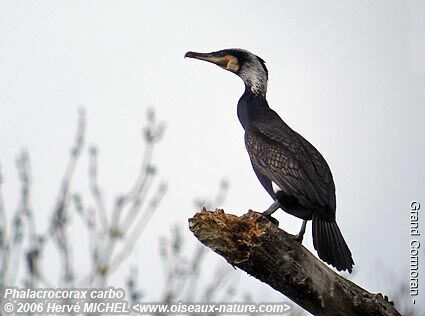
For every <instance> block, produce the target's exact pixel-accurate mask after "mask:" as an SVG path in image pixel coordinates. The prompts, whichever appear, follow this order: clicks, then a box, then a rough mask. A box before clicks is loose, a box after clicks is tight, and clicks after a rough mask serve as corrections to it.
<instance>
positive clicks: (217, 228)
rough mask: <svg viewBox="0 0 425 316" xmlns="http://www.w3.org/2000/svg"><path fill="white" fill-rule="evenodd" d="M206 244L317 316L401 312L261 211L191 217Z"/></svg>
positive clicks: (193, 224)
mask: <svg viewBox="0 0 425 316" xmlns="http://www.w3.org/2000/svg"><path fill="white" fill-rule="evenodd" d="M189 228H190V230H191V231H192V232H193V234H194V235H195V236H196V238H198V239H199V241H201V242H202V243H203V244H204V245H206V246H207V247H209V248H211V249H212V250H214V251H215V252H217V253H218V254H220V255H221V256H223V257H224V258H225V259H226V260H227V261H228V262H229V263H230V264H231V265H233V266H236V267H238V268H240V269H242V270H244V271H245V272H247V273H248V274H250V275H252V276H253V277H255V278H257V279H259V280H261V281H263V282H265V283H267V284H268V285H270V286H271V287H272V288H274V289H275V290H277V291H279V292H280V293H282V294H284V295H285V296H287V297H288V298H289V299H291V300H292V301H294V302H295V303H296V304H298V305H299V306H301V307H302V308H304V309H305V310H307V311H309V312H310V313H312V314H313V315H329V316H337V315H344V316H351V315H353V316H354V315H356V316H358V315H377V316H378V315H400V313H399V312H398V311H397V310H396V309H395V308H394V306H393V304H392V303H390V302H388V298H385V299H384V297H383V296H382V294H371V293H369V292H367V291H366V290H364V289H362V288H361V287H359V286H357V285H356V284H354V283H353V282H351V281H349V280H347V279H345V278H343V277H341V276H340V275H338V274H337V273H335V272H334V271H332V270H331V269H330V268H328V266H326V265H325V264H324V263H322V261H320V260H319V259H318V258H316V257H315V256H314V255H313V254H312V253H311V252H309V251H308V250H307V249H306V248H305V247H304V246H302V245H301V244H300V243H299V242H297V241H295V240H294V238H293V235H290V234H288V233H286V232H285V231H283V230H281V229H279V228H278V227H277V226H276V225H275V224H274V223H272V222H271V221H270V220H269V219H267V218H266V217H264V216H263V215H262V214H261V213H257V212H253V211H251V210H250V211H248V213H247V214H245V215H242V216H240V217H238V216H235V215H232V214H226V213H224V211H223V210H216V211H214V212H213V211H207V210H206V209H205V208H204V209H203V210H202V211H201V212H199V213H197V214H195V216H194V217H193V218H190V219H189Z"/></svg>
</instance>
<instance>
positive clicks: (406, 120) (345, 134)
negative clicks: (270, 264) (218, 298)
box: [0, 0, 425, 299]
mask: <svg viewBox="0 0 425 316" xmlns="http://www.w3.org/2000/svg"><path fill="white" fill-rule="evenodd" d="M424 16H425V3H424V2H423V1H419V0H418V1H383V0H382V1H320V2H317V1H213V2H209V1H202V2H201V1H1V2H0V87H1V93H0V106H1V109H2V110H1V115H0V130H1V133H0V144H1V146H0V163H1V168H2V172H3V174H4V181H5V183H4V186H3V193H4V196H5V200H6V206H7V209H9V210H13V209H14V208H15V207H16V203H17V196H18V192H19V190H18V189H19V186H18V179H17V174H16V170H15V162H14V159H15V157H16V155H17V154H18V153H19V151H20V150H21V149H22V148H28V150H29V152H30V154H31V161H32V172H33V178H34V179H33V181H34V185H33V196H32V201H33V206H34V209H35V210H37V212H39V213H40V214H45V215H43V216H47V215H48V214H49V212H50V210H51V208H52V206H53V201H54V200H53V198H52V197H53V196H55V194H56V191H57V186H58V184H59V181H60V177H61V175H62V173H63V170H64V167H65V162H66V158H67V156H68V153H69V147H70V145H71V143H72V141H73V137H74V132H75V127H76V119H77V109H78V108H79V107H80V106H84V107H85V108H86V110H87V119H88V126H87V139H88V142H89V143H90V144H97V145H98V147H99V150H100V165H99V167H100V171H99V172H100V179H101V181H102V183H103V184H104V188H105V193H106V195H107V197H108V199H109V200H108V202H109V203H110V204H111V203H112V201H113V198H114V195H113V194H114V193H116V192H122V191H125V190H126V189H128V187H129V186H130V185H131V184H132V182H133V180H134V174H135V170H137V166H138V163H139V157H140V155H141V153H142V150H143V148H142V147H141V146H140V145H141V138H140V130H141V128H142V126H143V124H144V122H145V112H146V109H147V108H148V107H155V109H156V111H157V115H158V117H159V118H160V119H161V120H162V121H164V122H165V123H166V126H167V129H166V133H165V136H164V139H163V141H162V142H161V143H160V144H159V145H158V148H157V152H156V154H155V159H156V164H157V166H158V168H159V170H160V178H161V179H164V180H166V181H167V183H168V184H169V192H168V194H167V196H166V197H165V200H164V202H163V204H162V205H161V208H160V209H159V210H158V211H157V212H156V213H155V215H154V217H153V218H152V221H151V224H150V225H149V227H148V228H147V229H146V231H145V234H144V235H143V237H142V240H141V241H140V243H139V244H138V247H137V250H136V252H135V255H134V256H133V257H132V258H130V260H129V262H131V263H132V264H137V265H140V268H141V269H144V272H141V275H140V278H141V279H142V280H143V281H144V285H145V287H148V288H153V289H155V285H154V284H158V283H157V281H156V279H157V276H156V273H153V272H157V268H155V267H154V266H155V265H157V264H158V260H159V259H158V258H157V246H158V242H157V239H158V236H160V235H167V234H169V230H170V227H171V226H172V225H173V224H174V223H181V224H182V225H186V222H187V218H188V217H190V216H191V215H193V214H194V213H195V211H196V209H194V206H193V198H194V197H196V196H211V195H213V194H214V193H215V192H216V190H217V187H218V183H219V181H220V179H221V178H222V177H226V178H227V179H228V180H229V181H230V184H231V187H230V191H229V196H228V198H227V200H226V202H225V204H224V205H219V206H220V207H224V208H225V209H226V210H228V211H229V212H233V213H236V214H243V213H245V212H246V211H247V210H248V209H250V208H252V209H254V210H260V211H262V210H265V209H266V208H267V207H268V206H269V204H270V203H271V200H270V197H269V196H268V195H267V194H266V193H265V192H264V190H263V188H262V187H261V185H260V184H259V183H258V181H257V179H256V177H255V175H254V173H253V172H252V169H251V166H250V162H249V158H248V155H247V153H246V151H245V148H244V143H243V130H242V127H241V126H240V124H239V122H238V120H237V116H236V104H237V101H238V99H239V97H240V95H241V94H242V93H243V84H242V81H241V80H240V79H239V78H238V77H236V76H234V75H232V74H231V73H229V72H226V71H222V70H220V69H219V68H218V67H214V66H213V65H211V64H208V63H202V62H199V61H195V60H185V59H184V58H183V56H184V53H185V52H186V51H188V50H194V51H202V52H208V51H214V50H218V49H222V48H229V47H240V48H245V49H248V50H250V51H252V52H253V53H255V54H257V55H259V56H261V57H262V58H263V59H264V60H266V62H267V67H268V68H269V72H270V76H269V77H270V82H269V89H268V96H267V98H268V101H269V104H270V106H271V107H272V108H273V109H274V110H276V111H277V112H278V113H279V114H280V115H281V117H282V118H283V119H284V120H285V121H286V122H287V123H288V124H289V125H290V126H291V127H292V128H293V129H295V130H296V131H298V132H299V133H300V134H302V135H303V136H304V137H305V138H307V139H308V140H309V141H310V142H312V143H313V144H314V145H315V146H316V147H317V148H318V149H319V151H321V153H322V154H323V155H324V157H325V158H326V159H327V161H328V163H329V165H330V167H331V169H332V172H333V175H334V180H335V183H336V189H337V220H338V223H339V226H340V228H341V230H342V232H343V234H344V237H345V239H346V241H347V243H348V245H349V246H350V248H351V250H352V253H353V258H354V261H355V262H356V266H355V268H356V274H355V275H354V277H353V279H354V281H355V282H356V283H358V284H359V285H361V286H363V287H365V288H367V289H368V290H370V291H380V292H390V291H391V288H392V286H393V284H394V282H393V281H392V280H391V279H390V278H389V276H392V275H395V279H396V280H399V281H400V282H405V283H406V284H407V282H408V267H409V240H410V237H409V231H408V229H409V204H410V201H411V200H419V201H422V204H423V205H425V194H424V188H425V163H424V154H425V145H424V138H425V129H424V125H423V120H424V118H425V89H424V88H425V87H424V83H425V59H424V56H425V38H424V34H425V33H424V31H425V19H424ZM86 164H87V161H86V160H83V161H82V164H81V165H80V168H79V169H78V173H77V178H76V179H77V180H78V181H76V182H74V187H75V188H77V189H78V190H85V188H86V187H87V183H86V178H85V176H84V175H85V172H86ZM110 204H109V205H110ZM277 217H278V218H279V220H280V222H281V226H282V227H283V228H285V229H287V230H288V231H289V232H291V233H295V232H297V231H298V229H299V226H300V225H301V221H300V220H297V219H294V218H291V216H290V215H288V214H284V213H283V212H280V214H279V215H277ZM39 225H40V226H43V225H44V224H43V222H42V221H41V222H40V224H39ZM424 225H425V222H423V221H422V226H423V229H422V230H424V232H423V233H424V234H425V226H424ZM185 237H186V239H187V241H188V243H191V242H192V239H193V237H192V236H191V234H190V233H187V234H186V235H185ZM193 243H195V241H193ZM304 244H305V245H306V246H307V247H309V248H310V249H312V242H311V228H310V224H309V226H308V230H307V234H306V237H305V239H304ZM314 253H315V252H314ZM211 257H212V258H213V259H212V262H215V261H214V258H215V256H214V255H212V256H211ZM421 259H422V261H423V260H425V258H424V256H423V252H422V257H421ZM216 260H220V259H217V258H216ZM424 262H425V261H424ZM422 266H423V265H422ZM422 275H424V272H422ZM246 279H248V277H246ZM154 282H155V283H154ZM242 282H247V283H243V284H249V286H252V287H254V286H255V284H257V281H255V280H252V279H251V280H249V281H245V280H242ZM155 290H157V291H159V290H160V289H159V290H158V289H155ZM423 290H425V289H422V291H423ZM270 292H271V293H272V291H271V290H270ZM406 299H409V298H408V297H406Z"/></svg>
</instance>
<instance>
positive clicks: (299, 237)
mask: <svg viewBox="0 0 425 316" xmlns="http://www.w3.org/2000/svg"><path fill="white" fill-rule="evenodd" d="M294 239H295V241H298V242H299V243H300V244H302V243H303V239H304V234H296V235H295V236H294Z"/></svg>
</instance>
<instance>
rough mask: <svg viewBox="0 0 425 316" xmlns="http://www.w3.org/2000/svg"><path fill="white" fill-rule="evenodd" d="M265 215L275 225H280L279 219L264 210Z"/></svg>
mask: <svg viewBox="0 0 425 316" xmlns="http://www.w3.org/2000/svg"><path fill="white" fill-rule="evenodd" d="M263 216H264V217H265V218H267V219H268V220H269V221H270V222H272V223H273V224H274V225H276V226H279V221H278V220H277V219H276V218H274V217H272V216H271V215H267V214H264V212H263Z"/></svg>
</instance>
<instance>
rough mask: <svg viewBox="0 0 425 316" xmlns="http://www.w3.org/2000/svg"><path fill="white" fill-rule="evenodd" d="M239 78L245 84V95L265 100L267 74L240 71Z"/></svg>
mask: <svg viewBox="0 0 425 316" xmlns="http://www.w3.org/2000/svg"><path fill="white" fill-rule="evenodd" d="M239 76H240V77H241V79H242V80H243V82H244V84H245V93H247V92H248V93H251V94H253V95H257V96H262V97H263V98H266V93H267V74H266V73H265V72H264V71H262V70H261V71H252V70H251V69H248V70H241V72H240V73H239Z"/></svg>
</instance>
